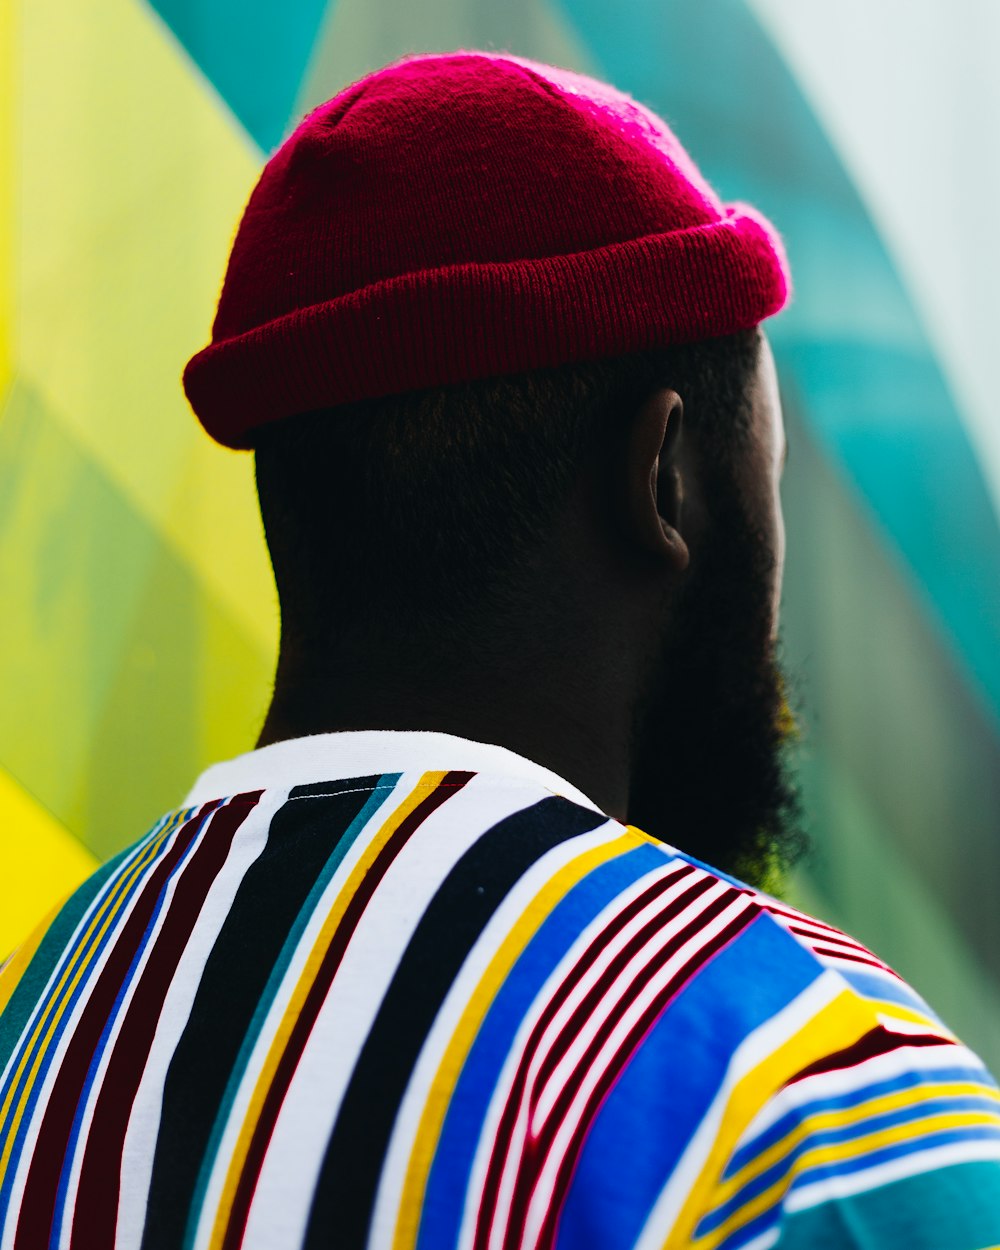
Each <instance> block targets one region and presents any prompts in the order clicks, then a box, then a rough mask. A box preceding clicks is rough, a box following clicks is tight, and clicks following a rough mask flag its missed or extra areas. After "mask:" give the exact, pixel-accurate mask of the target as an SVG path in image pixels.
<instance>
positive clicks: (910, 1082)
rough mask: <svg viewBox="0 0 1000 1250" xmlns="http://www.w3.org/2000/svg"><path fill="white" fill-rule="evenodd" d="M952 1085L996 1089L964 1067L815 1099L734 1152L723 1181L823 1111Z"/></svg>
mask: <svg viewBox="0 0 1000 1250" xmlns="http://www.w3.org/2000/svg"><path fill="white" fill-rule="evenodd" d="M952 1081H974V1082H976V1083H977V1084H979V1085H982V1086H984V1087H985V1088H988V1089H992V1088H993V1082H992V1079H991V1078H990V1076H989V1073H988V1072H987V1071H986V1069H985V1068H973V1067H971V1066H969V1065H962V1066H955V1067H953V1068H939V1069H927V1070H910V1071H907V1072H902V1073H900V1074H899V1075H898V1076H894V1077H887V1078H886V1079H885V1080H883V1081H876V1082H874V1083H872V1084H870V1085H863V1086H861V1087H859V1088H858V1089H852V1090H849V1091H847V1092H845V1093H843V1094H831V1095H830V1096H829V1097H827V1098H814V1099H812V1101H810V1102H806V1103H802V1104H801V1105H799V1106H796V1107H793V1108H792V1109H791V1110H790V1111H788V1112H787V1113H786V1114H785V1115H783V1116H782V1117H781V1118H780V1119H779V1120H776V1121H775V1122H774V1124H772V1125H770V1126H769V1127H768V1128H766V1129H765V1130H764V1132H763V1133H760V1134H758V1136H756V1137H754V1138H753V1139H752V1140H751V1141H749V1142H747V1143H746V1144H745V1145H743V1146H741V1147H740V1148H739V1149H738V1150H737V1151H735V1152H734V1154H733V1157H732V1158H731V1159H730V1161H729V1163H728V1164H727V1165H726V1170H725V1172H724V1173H723V1179H726V1180H728V1179H729V1178H730V1177H732V1176H735V1175H736V1174H737V1173H738V1172H741V1171H742V1170H743V1168H745V1167H746V1165H747V1164H748V1163H750V1162H751V1161H752V1160H753V1159H754V1158H755V1157H756V1156H757V1155H759V1154H763V1153H764V1151H766V1150H769V1149H770V1148H771V1147H772V1146H773V1145H775V1144H776V1143H777V1142H779V1141H781V1140H782V1139H783V1138H785V1137H787V1136H788V1134H789V1133H791V1132H793V1131H794V1129H795V1128H796V1126H797V1125H799V1124H801V1123H802V1122H803V1121H804V1120H808V1119H811V1118H812V1117H813V1116H815V1115H819V1114H821V1113H822V1112H824V1111H841V1110H847V1109H848V1108H851V1107H857V1106H860V1105H861V1104H862V1103H865V1102H869V1101H870V1100H871V1099H873V1098H880V1097H882V1096H883V1095H885V1094H894V1093H897V1092H899V1091H901V1090H905V1089H917V1088H918V1087H920V1086H922V1085H932V1084H944V1083H948V1082H952ZM991 1105H992V1106H993V1107H994V1108H996V1103H995V1102H991Z"/></svg>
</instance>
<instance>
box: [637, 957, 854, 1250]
mask: <svg viewBox="0 0 1000 1250" xmlns="http://www.w3.org/2000/svg"><path fill="white" fill-rule="evenodd" d="M843 992H844V983H843V981H842V980H841V979H840V977H839V976H837V974H836V973H835V972H823V973H821V974H820V976H819V977H817V979H816V980H815V981H813V983H812V984H811V985H809V986H807V988H806V989H804V990H803V991H802V993H801V994H799V995H798V996H797V997H796V998H794V999H793V1000H792V1001H791V1002H790V1003H789V1004H788V1005H787V1006H786V1007H783V1008H782V1009H781V1011H779V1012H778V1013H777V1015H774V1016H772V1017H771V1018H770V1019H769V1020H766V1021H765V1022H764V1023H763V1024H762V1025H760V1026H759V1027H758V1028H756V1029H755V1030H754V1031H753V1032H752V1033H751V1034H750V1035H749V1037H746V1038H744V1040H743V1041H742V1042H741V1043H740V1045H739V1046H738V1047H737V1049H736V1051H735V1053H734V1054H733V1057H732V1059H731V1060H730V1062H729V1068H728V1070H727V1072H726V1076H725V1079H724V1080H723V1082H722V1084H721V1085H720V1086H719V1089H718V1092H717V1093H716V1095H715V1098H714V1099H713V1100H712V1105H711V1106H710V1107H709V1109H708V1111H707V1112H706V1113H705V1115H704V1116H703V1117H702V1121H701V1123H700V1124H699V1125H698V1128H697V1130H696V1131H695V1134H694V1136H693V1137H692V1138H691V1141H690V1142H689V1143H688V1145H687V1148H686V1149H685V1151H684V1154H683V1155H682V1156H681V1159H680V1161H679V1163H678V1164H677V1166H676V1167H675V1168H674V1170H673V1172H672V1173H671V1176H670V1179H669V1180H668V1181H667V1184H666V1185H665V1186H664V1187H663V1189H662V1190H661V1191H660V1195H659V1197H658V1198H657V1200H656V1202H655V1204H654V1205H653V1209H652V1211H650V1213H649V1217H648V1218H647V1220H646V1224H645V1226H644V1228H643V1230H642V1233H641V1234H640V1236H639V1239H638V1241H637V1242H636V1245H635V1250H661V1247H662V1246H663V1243H664V1242H665V1241H666V1239H667V1237H668V1236H669V1234H670V1232H671V1230H672V1229H673V1227H674V1224H675V1223H676V1221H677V1217H678V1216H679V1215H680V1212H681V1208H682V1207H683V1206H684V1203H685V1201H686V1200H687V1197H688V1194H689V1192H690V1190H691V1186H692V1185H693V1184H694V1183H695V1181H696V1180H697V1179H698V1177H699V1176H700V1175H701V1171H702V1169H703V1167H704V1166H705V1162H706V1160H707V1159H708V1156H709V1155H710V1154H711V1151H712V1148H713V1146H714V1145H715V1143H716V1140H717V1139H718V1135H719V1129H720V1127H721V1125H722V1121H723V1118H724V1116H725V1114H726V1110H727V1108H728V1106H729V1100H730V1097H731V1095H732V1091H733V1089H734V1087H735V1086H736V1085H737V1084H738V1083H739V1082H740V1081H741V1080H742V1079H743V1078H744V1077H745V1076H746V1075H747V1074H748V1073H749V1072H752V1071H753V1069H754V1068H756V1067H757V1066H758V1065H759V1064H761V1063H762V1062H763V1061H764V1060H765V1059H767V1058H768V1056H769V1055H771V1054H773V1053H774V1051H776V1050H777V1049H778V1048H779V1047H781V1046H782V1045H784V1044H785V1043H786V1042H787V1041H788V1040H789V1039H790V1038H792V1037H794V1036H795V1034H797V1033H799V1032H801V1030H802V1029H803V1028H804V1027H805V1025H807V1024H808V1022H809V1021H810V1020H812V1019H813V1018H814V1017H815V1016H816V1015H817V1014H818V1013H819V1012H820V1011H822V1009H823V1008H824V1007H826V1006H827V1005H828V1004H829V1003H831V1002H833V1001H834V1000H835V999H836V998H838V997H839V996H840V995H841V994H842V993H843Z"/></svg>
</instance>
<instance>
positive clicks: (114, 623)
mask: <svg viewBox="0 0 1000 1250" xmlns="http://www.w3.org/2000/svg"><path fill="white" fill-rule="evenodd" d="M0 585H2V586H3V588H4V601H5V605H6V606H5V611H4V613H3V615H2V616H0V689H2V690H3V692H4V697H3V700H2V702H0V707H2V711H0V762H2V763H3V765H4V766H5V767H6V768H7V769H8V770H9V771H10V772H11V773H12V774H13V775H14V776H15V777H17V779H18V781H19V782H20V783H21V784H22V785H23V786H24V787H25V788H26V789H28V790H29V791H30V792H31V793H33V794H34V795H35V796H36V797H37V798H38V799H39V800H40V801H41V802H42V803H43V804H44V805H45V806H46V807H47V808H48V809H49V810H50V811H51V812H52V813H53V815H54V816H56V818H57V819H58V820H60V821H61V822H62V823H63V824H64V825H66V827H67V828H68V829H70V830H71V831H72V832H73V833H75V834H76V835H77V836H78V837H79V838H80V839H81V840H82V841H83V842H84V843H85V845H86V846H88V847H89V848H90V849H91V850H92V851H93V852H94V853H95V854H96V855H98V856H100V857H103V856H106V855H108V854H111V853H112V852H114V851H116V850H118V849H119V848H120V847H122V846H124V845H126V844H127V843H129V842H131V841H133V840H134V839H135V838H136V837H138V836H139V835H140V834H141V833H142V832H143V831H144V830H145V829H147V828H148V827H149V825H150V824H151V823H152V822H153V821H154V820H155V819H156V818H157V817H158V816H159V815H160V814H161V813H162V812H163V811H164V810H166V809H168V808H171V807H175V806H177V805H178V804H179V803H180V802H181V800H182V799H183V797H184V794H185V792H186V790H187V788H188V787H189V786H190V784H191V782H192V781H193V780H194V778H195V776H196V774H197V773H198V772H199V771H200V770H201V769H202V768H203V767H205V766H206V765H207V764H208V763H210V762H212V761H213V760H215V759H221V758H226V757H228V756H231V755H234V754H239V753H240V752H242V751H245V750H248V749H250V748H251V747H252V746H253V744H254V741H255V738H256V734H257V731H258V729H259V726H260V724H261V722H262V720H263V716H264V712H265V710H266V707H267V701H268V694H269V681H270V677H271V671H272V657H270V656H268V655H265V654H263V653H262V651H261V649H260V647H259V645H257V644H255V643H254V642H252V641H251V640H250V639H248V637H247V636H246V634H245V632H244V631H243V630H242V629H241V628H240V627H239V626H238V625H237V624H236V623H235V622H234V621H233V619H232V617H231V616H230V615H229V614H228V613H227V612H226V611H225V610H224V609H223V608H222V607H221V606H220V605H219V603H218V602H217V601H215V600H214V599H213V598H211V597H210V596H209V595H208V594H206V591H205V587H204V583H203V582H200V581H199V580H198V578H197V577H195V576H194V574H193V573H192V571H191V570H190V568H189V567H188V566H187V565H186V564H185V563H184V562H183V561H182V560H181V559H179V557H178V556H177V554H176V550H175V549H174V548H173V547H172V546H170V545H168V544H166V543H164V542H163V541H162V540H161V538H160V536H159V534H158V532H157V531H156V530H155V529H154V528H153V527H152V526H150V524H149V523H148V522H147V521H146V520H145V519H144V518H143V517H142V516H140V515H138V514H137V513H136V511H135V509H134V508H133V507H132V506H130V504H129V503H128V501H127V500H126V499H125V498H124V496H123V495H122V493H121V491H120V490H119V489H118V487H117V486H116V485H115V484H114V483H113V482H112V481H111V480H110V479H109V478H108V477H107V475H106V474H105V473H104V472H102V470H101V469H100V468H99V467H98V466H97V465H95V463H94V462H93V460H91V459H90V458H89V457H88V456H87V455H86V454H84V453H83V452H82V451H81V450H80V448H79V447H78V446H77V445H76V444H75V443H74V442H73V441H72V440H71V439H70V438H69V437H68V436H67V434H66V432H65V430H64V428H63V427H62V425H61V424H60V422H59V421H58V419H57V418H56V416H55V415H54V414H53V413H51V412H48V411H47V410H46V409H45V408H44V406H43V405H42V403H41V401H40V400H39V398H38V396H37V395H36V394H34V393H33V392H32V391H31V390H29V389H28V388H27V387H26V386H24V385H23V384H18V385H17V386H15V388H14V391H13V393H12V396H11V401H10V403H9V404H8V406H7V410H6V412H5V414H4V419H3V421H2V422H0ZM53 672H56V673H58V674H59V675H60V682H59V683H58V684H57V683H55V682H54V681H53V680H52V674H53Z"/></svg>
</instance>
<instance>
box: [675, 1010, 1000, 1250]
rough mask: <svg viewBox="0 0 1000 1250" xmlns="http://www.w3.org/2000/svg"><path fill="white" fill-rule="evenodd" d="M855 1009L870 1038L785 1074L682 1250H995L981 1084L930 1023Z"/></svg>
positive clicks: (998, 1104)
mask: <svg viewBox="0 0 1000 1250" xmlns="http://www.w3.org/2000/svg"><path fill="white" fill-rule="evenodd" d="M866 1006H868V1007H869V1009H870V1010H871V1014H872V1027H871V1029H870V1030H869V1031H868V1032H866V1033H864V1034H863V1035H862V1036H860V1037H859V1038H858V1039H857V1041H855V1042H854V1043H852V1044H851V1045H850V1046H848V1047H846V1048H844V1049H843V1050H840V1051H836V1052H834V1053H831V1054H830V1055H828V1056H826V1057H824V1058H823V1059H821V1060H818V1061H816V1062H813V1063H812V1064H810V1065H809V1066H808V1067H807V1068H805V1069H803V1070H802V1071H799V1072H796V1073H795V1074H793V1075H792V1076H791V1077H790V1079H788V1080H786V1081H785V1082H784V1083H783V1084H782V1086H781V1087H780V1088H779V1089H777V1090H776V1091H775V1092H774V1093H773V1094H772V1096H771V1097H770V1098H768V1099H767V1101H766V1102H765V1104H764V1106H763V1107H762V1108H761V1109H760V1110H759V1112H758V1113H757V1114H756V1115H755V1116H754V1118H753V1119H752V1121H751V1122H750V1123H749V1125H748V1126H747V1128H746V1129H745V1131H744V1132H743V1133H742V1134H741V1136H740V1138H739V1141H738V1142H737V1144H736V1147H735V1149H734V1150H733V1151H732V1153H731V1154H730V1156H729V1158H728V1161H727V1163H726V1165H725V1167H724V1169H723V1170H722V1172H721V1175H720V1176H719V1179H718V1181H717V1183H716V1185H715V1187H714V1192H713V1194H712V1200H711V1201H710V1203H709V1204H708V1209H707V1210H706V1212H705V1214H704V1215H703V1216H702V1218H701V1219H700V1221H699V1223H698V1225H697V1227H696V1229H695V1235H694V1239H693V1241H692V1245H693V1246H696V1247H698V1248H699V1250H709V1248H711V1250H767V1248H769V1247H777V1248H778V1250H896V1247H899V1250H904V1248H905V1250H988V1248H992V1247H997V1246H1000V1091H998V1088H997V1085H996V1083H995V1081H994V1080H993V1077H992V1076H991V1075H990V1073H989V1072H988V1071H987V1070H986V1068H985V1067H984V1065H983V1064H982V1063H981V1061H980V1060H979V1059H978V1058H977V1057H976V1055H975V1054H973V1052H972V1051H970V1050H969V1049H968V1048H966V1047H965V1046H963V1045H962V1044H961V1043H960V1042H959V1041H958V1040H957V1039H956V1038H955V1037H954V1036H953V1035H952V1034H950V1033H949V1032H948V1031H947V1029H946V1028H944V1026H942V1025H941V1024H940V1022H939V1021H937V1020H935V1019H930V1018H926V1019H921V1014H920V1013H919V1012H917V1011H913V1010H908V1009H906V1008H904V1007H903V1006H901V1005H899V1004H895V1005H890V1004H883V1009H879V1008H878V1007H876V1005H875V1004H871V1003H868V1004H866ZM893 1006H894V1009H892V1010H886V1009H885V1008H890V1007H893Z"/></svg>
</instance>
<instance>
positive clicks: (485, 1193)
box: [475, 865, 712, 1250]
mask: <svg viewBox="0 0 1000 1250" xmlns="http://www.w3.org/2000/svg"><path fill="white" fill-rule="evenodd" d="M695 871H696V870H695V869H694V868H693V867H692V866H691V865H685V866H684V867H683V868H682V869H681V870H680V871H677V872H672V873H670V874H669V875H666V876H663V877H661V878H659V880H657V881H656V882H655V883H654V884H653V885H652V886H650V887H649V888H647V889H646V890H644V891H643V892H642V893H641V894H639V895H637V896H636V898H634V899H633V900H632V901H631V902H630V903H629V904H628V905H627V906H626V907H624V908H623V909H622V910H621V911H620V912H617V913H616V914H615V915H614V916H613V917H612V918H611V919H610V920H609V921H608V924H607V926H606V927H605V928H604V929H602V930H601V932H600V933H599V934H597V936H596V937H595V938H594V939H593V941H592V942H591V943H590V945H589V946H588V947H587V949H586V950H585V951H584V952H583V953H582V955H581V956H580V958H579V960H577V962H576V963H575V964H574V965H573V967H572V968H571V969H570V970H569V972H568V973H567V975H566V978H565V979H564V980H563V981H562V982H561V983H560V984H559V985H558V986H557V987H556V989H555V990H554V992H553V994H552V997H551V998H550V999H549V1001H548V1002H547V1003H546V1004H545V1006H544V1008H543V1009H542V1013H541V1015H540V1016H539V1018H538V1020H537V1021H536V1022H535V1025H534V1027H533V1028H532V1030H531V1033H530V1035H529V1037H528V1040H527V1042H526V1043H525V1051H524V1053H523V1054H522V1057H521V1061H520V1063H519V1065H518V1069H517V1071H516V1073H515V1075H514V1081H513V1083H512V1086H511V1089H510V1092H509V1094H508V1096H507V1100H506V1102H505V1104H504V1108H503V1111H502V1112H501V1115H500V1122H499V1124H498V1125H497V1130H496V1134H495V1136H494V1142H493V1149H492V1153H491V1155H490V1162H489V1164H488V1165H487V1169H486V1176H485V1179H484V1182H483V1189H482V1193H481V1195H480V1204H479V1217H478V1220H477V1227H476V1241H475V1246H476V1250H479V1248H480V1246H481V1245H482V1246H485V1241H482V1240H481V1234H480V1224H481V1223H483V1222H485V1224H486V1226H487V1229H488V1225H489V1222H490V1221H491V1220H492V1218H493V1213H494V1211H495V1208H496V1200H497V1194H498V1190H499V1185H500V1175H501V1173H502V1171H503V1159H502V1158H499V1151H500V1144H501V1143H508V1142H509V1141H510V1138H511V1134H512V1132H513V1128H514V1123H515V1121H516V1119H517V1109H518V1106H519V1103H520V1098H521V1093H522V1091H523V1088H524V1084H525V1082H526V1079H527V1068H528V1066H529V1065H530V1060H531V1058H532V1056H533V1055H534V1053H535V1051H536V1050H537V1049H538V1045H539V1043H540V1041H541V1038H542V1036H543V1034H544V1033H545V1031H546V1029H547V1028H548V1026H549V1025H550V1024H551V1022H552V1020H553V1019H554V1017H555V1016H556V1014H557V1012H558V1011H559V1010H560V1009H561V1007H562V1006H563V1004H564V1003H565V1001H566V999H567V998H568V997H569V996H570V994H571V993H572V991H573V990H574V989H575V988H576V986H577V985H578V984H579V982H580V981H581V980H582V979H583V977H584V976H585V975H586V974H587V973H588V972H589V971H590V969H591V968H592V967H593V965H594V963H595V962H596V960H597V959H598V958H599V957H600V955H601V954H602V953H603V952H604V950H605V949H606V948H607V947H608V945H609V944H610V943H611V942H612V941H613V940H614V939H615V938H616V937H617V936H618V934H619V933H620V932H621V931H622V930H623V929H624V928H625V927H626V926H627V925H628V924H629V923H630V922H631V921H632V920H633V919H634V918H635V916H636V915H638V913H639V912H641V911H642V910H643V908H645V907H646V906H648V905H649V904H650V903H651V902H652V901H654V900H655V899H656V898H658V897H660V896H661V895H662V894H664V893H665V892H666V891H667V890H668V889H670V888H671V887H672V886H673V885H675V884H676V883H677V882H678V881H680V880H682V879H683V878H685V877H689V876H692V875H693V874H694V873H695ZM711 883H712V881H711V878H709V877H708V876H706V875H704V874H699V880H698V882H696V884H695V885H694V886H693V887H691V888H689V889H687V890H684V891H683V892H682V893H681V894H680V895H679V896H678V898H677V899H673V900H671V905H670V906H669V908H665V909H664V910H665V911H667V910H669V912H670V914H671V915H674V914H676V912H677V911H678V910H682V909H683V907H684V906H686V905H687V904H688V903H689V902H690V901H691V899H692V897H693V896H694V895H696V894H700V893H703V892H704V890H706V889H707V888H708V887H709V885H711ZM498 1160H499V1162H498Z"/></svg>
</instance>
